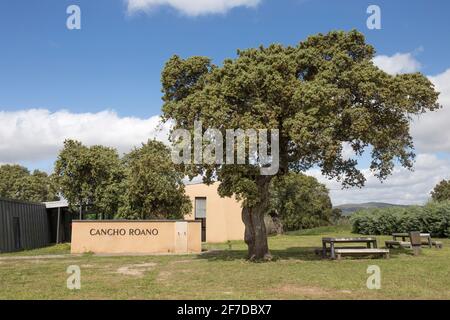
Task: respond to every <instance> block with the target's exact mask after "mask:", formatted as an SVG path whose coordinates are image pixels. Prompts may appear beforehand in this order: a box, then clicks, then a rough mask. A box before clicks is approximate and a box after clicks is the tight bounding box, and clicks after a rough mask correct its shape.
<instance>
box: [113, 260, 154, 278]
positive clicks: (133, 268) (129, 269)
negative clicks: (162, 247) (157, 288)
mask: <svg viewBox="0 0 450 320" xmlns="http://www.w3.org/2000/svg"><path fill="white" fill-rule="evenodd" d="M154 266H156V263H153V262H149V263H140V264H130V265H127V266H123V267H120V268H119V269H117V271H116V273H120V274H123V275H127V276H135V277H142V276H143V275H144V272H146V271H149V270H151V269H153V267H154Z"/></svg>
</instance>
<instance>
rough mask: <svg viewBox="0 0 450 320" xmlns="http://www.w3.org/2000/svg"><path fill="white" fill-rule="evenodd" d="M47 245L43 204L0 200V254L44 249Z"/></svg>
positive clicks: (45, 211)
mask: <svg viewBox="0 0 450 320" xmlns="http://www.w3.org/2000/svg"><path fill="white" fill-rule="evenodd" d="M49 243H50V229H49V219H48V215H47V210H46V207H45V205H44V204H41V203H33V202H25V201H17V200H7V199H0V253H2V252H12V251H19V250H29V249H34V248H39V247H45V246H47V245H49Z"/></svg>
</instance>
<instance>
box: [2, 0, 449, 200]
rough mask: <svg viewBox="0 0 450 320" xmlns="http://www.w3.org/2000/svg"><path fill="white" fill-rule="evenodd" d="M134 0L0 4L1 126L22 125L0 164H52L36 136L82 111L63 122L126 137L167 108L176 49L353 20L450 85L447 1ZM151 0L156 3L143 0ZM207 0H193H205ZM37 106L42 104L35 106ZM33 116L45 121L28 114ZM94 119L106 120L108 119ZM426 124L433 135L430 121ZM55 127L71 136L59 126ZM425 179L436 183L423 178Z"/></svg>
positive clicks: (241, 43) (252, 42)
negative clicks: (375, 10) (167, 75)
mask: <svg viewBox="0 0 450 320" xmlns="http://www.w3.org/2000/svg"><path fill="white" fill-rule="evenodd" d="M127 1H131V2H133V1H135V3H136V2H138V1H137V0H127ZM127 1H125V0H79V1H76V0H70V1H66V0H39V1H29V0H26V1H25V0H14V1H13V0H4V1H1V2H0V43H1V47H0V88H1V89H0V124H1V123H2V122H1V120H2V119H3V121H4V122H5V123H8V125H11V122H14V123H15V126H14V130H15V131H14V132H16V133H15V135H14V136H7V134H6V133H4V134H3V135H2V133H1V131H0V140H2V139H3V141H0V163H2V162H3V163H9V162H19V163H23V164H25V165H27V166H29V167H31V168H42V169H45V170H49V169H50V168H51V165H52V163H53V161H54V157H55V148H54V147H53V146H52V140H49V141H48V142H46V143H44V144H43V145H42V146H40V147H39V148H37V147H36V148H34V146H39V141H40V140H39V139H40V137H42V139H41V140H45V139H46V137H48V135H49V134H50V133H51V134H53V135H57V133H55V132H59V131H58V130H61V128H59V129H58V128H54V127H52V123H53V122H60V123H66V122H70V121H76V122H77V123H76V124H73V125H72V124H68V126H71V127H73V126H75V125H76V126H77V128H78V129H77V130H79V131H77V132H78V133H79V132H83V130H90V129H88V128H89V127H92V126H96V125H97V124H98V123H97V122H96V121H97V120H96V119H98V118H102V119H110V120H108V121H109V122H110V123H116V122H117V123H118V126H119V125H120V128H121V129H120V130H119V129H118V130H117V131H118V132H117V135H113V136H111V135H110V136H108V138H104V139H103V138H99V142H103V143H105V142H106V143H108V141H113V142H114V141H116V140H121V137H124V136H126V135H127V132H128V131H127V130H132V129H129V128H127V127H126V126H125V127H124V125H123V123H124V121H128V122H127V123H128V124H131V125H130V127H131V128H133V127H139V125H142V126H144V125H147V124H148V123H151V124H152V125H153V124H154V123H155V119H154V118H151V117H152V116H156V115H158V114H159V113H160V108H161V92H160V73H161V70H162V68H163V65H164V62H165V61H166V60H167V59H169V58H170V57H171V56H172V55H173V54H178V55H180V56H182V57H188V56H191V55H204V56H209V57H211V58H212V59H213V60H214V62H215V63H217V64H220V63H221V62H222V61H223V59H224V58H227V57H233V56H234V55H235V53H236V49H237V48H248V47H255V46H258V45H260V44H265V45H267V44H269V43H272V42H278V43H283V44H286V45H289V44H291V45H294V44H296V43H298V42H299V41H301V40H302V39H305V37H307V36H308V35H311V34H314V33H317V32H327V31H330V30H334V29H343V30H350V29H353V28H356V29H359V30H360V31H362V32H363V33H365V35H366V36H367V41H368V42H369V43H371V44H373V45H374V46H375V48H376V49H377V54H378V55H381V56H385V58H386V59H391V60H389V62H390V63H391V64H390V65H391V66H392V65H396V64H397V60H395V59H394V56H395V54H404V55H407V56H404V57H406V60H408V59H409V60H408V61H406V63H407V64H408V63H417V64H416V65H415V66H412V67H411V66H410V67H411V68H413V69H414V71H416V70H417V71H421V72H423V73H424V74H426V75H428V76H435V77H436V79H437V81H440V82H439V83H440V84H441V86H445V83H446V80H447V77H446V76H445V72H446V71H447V70H448V69H450V61H449V58H448V57H449V52H450V39H449V34H450V19H449V18H448V15H450V2H449V1H447V0H431V1H430V0H428V1H426V0H420V1H411V0H409V1H407V0H396V1H392V0H391V1H379V0H377V1H365V0H347V1H335V0H281V1H280V0H278V1H275V0H260V1H259V2H258V0H249V1H247V3H251V2H252V3H253V6H251V7H247V6H245V5H241V6H236V7H234V8H232V9H230V10H224V11H226V12H221V13H211V12H210V13H205V14H201V15H192V14H191V15H188V14H186V11H183V10H180V7H178V9H176V8H174V7H173V6H170V5H161V6H154V7H152V8H151V9H150V10H147V11H144V10H137V11H134V12H130V11H129V10H128V9H127V8H128V7H127V5H128V4H129V3H128V2H127ZM146 1H147V2H152V0H143V1H141V2H146ZM202 1H205V0H200V1H198V0H192V2H191V3H195V2H197V3H200V5H201V3H202ZM211 1H219V2H227V0H211ZM163 2H164V1H163ZM165 2H167V3H169V4H170V3H172V4H173V3H177V0H167V1H165ZM228 2H229V1H228ZM231 2H233V0H232V1H231ZM178 3H183V1H178ZM241 3H246V0H242V1H241ZM72 4H75V5H78V6H79V7H80V8H81V12H82V17H81V21H82V22H81V23H82V29H81V30H68V29H67V28H66V19H67V17H68V15H67V14H66V8H67V7H68V6H69V5H72ZM370 4H376V5H378V6H380V8H381V12H382V29H381V30H368V29H367V27H366V20H367V17H368V16H369V15H368V14H367V13H366V9H367V7H368V6H369V5H370ZM181 6H183V4H182V5H181ZM184 6H185V7H189V6H190V4H189V1H184ZM197 8H199V7H197ZM200 9H201V7H200ZM401 61H405V60H401ZM35 109H39V112H38V111H33V112H38V113H33V112H32V111H31V110H35ZM62 110H65V111H62ZM101 112H103V113H101ZM98 113H100V115H99V114H98ZM89 115H91V118H89ZM445 115H447V113H446V114H445ZM27 117H28V118H29V117H33V118H35V119H41V117H42V119H44V120H45V121H42V122H37V121H36V122H33V121H31V120H26V119H28V118H27ZM441 118H442V117H441ZM11 119H12V120H11ZM67 119H72V120H67ZM74 119H75V120H74ZM124 119H125V120H124ZM126 119H128V120H126ZM141 120H142V121H143V120H147V121H149V122H142V121H141ZM139 121H141V122H139ZM430 121H432V120H430ZM39 123H42V128H39V130H40V131H38V133H35V134H33V137H34V138H35V139H36V141H34V140H32V139H31V140H30V141H27V142H26V143H25V142H24V141H25V140H26V139H29V136H26V133H23V132H22V133H21V131H20V128H22V129H23V127H25V124H27V125H30V126H32V127H34V128H35V127H36V126H40V124H39ZM45 123H47V124H48V127H44V125H45ZM83 123H84V124H85V125H83ZM21 126H22V127H21ZM98 126H99V127H100V128H104V126H105V124H98ZM64 128H67V126H66V127H64ZM0 130H1V128H0ZM419 131H420V132H422V133H421V134H423V135H425V136H427V137H428V136H429V135H430V133H429V132H428V133H427V132H426V131H427V130H426V128H425V129H423V128H422V129H420V130H419ZM49 132H50V133H49ZM423 132H425V133H423ZM427 134H428V135H427ZM21 135H23V138H22V136H21ZM97 136H98V135H97ZM425 136H424V137H425ZM52 137H53V136H52ZM60 137H61V139H60V140H63V138H65V136H64V135H63V134H61V136H60ZM76 137H77V138H79V139H81V140H83V139H84V140H85V141H86V142H87V143H90V142H92V143H94V142H98V141H97V140H95V139H94V138H93V137H87V136H83V134H82V133H79V134H78V136H77V135H76ZM14 138H16V139H17V140H20V139H22V140H20V141H18V142H19V145H20V146H21V148H22V149H26V150H30V152H29V153H27V152H26V150H25V151H23V150H22V151H20V152H19V151H18V150H17V149H15V148H13V147H12V144H13V143H14V141H13V140H14ZM11 139H12V140H11ZM130 139H131V138H130ZM424 139H425V138H422V140H423V141H421V142H419V149H418V152H419V153H423V154H425V155H427V156H428V155H431V156H434V157H435V160H436V161H437V160H439V161H441V160H442V161H447V159H448V151H449V150H447V149H446V147H443V148H442V149H439V146H440V145H442V141H437V142H435V147H434V148H429V150H427V148H426V146H427V142H426V140H424ZM124 140H125V142H128V140H127V139H124ZM131 141H135V140H131ZM420 146H425V147H420ZM38 149H39V150H38ZM119 149H120V150H122V149H121V147H120V146H119ZM2 153H3V154H2ZM16 154H17V155H16ZM430 161H431V160H430ZM433 161H434V160H433ZM364 163H365V162H364V161H363V164H364ZM445 165H447V164H445ZM449 168H450V163H449ZM436 179H437V178H435V179H434V180H436ZM434 180H433V183H434ZM429 185H431V181H429V182H428V185H427V186H426V187H423V188H429ZM411 197H412V198H413V197H414V196H411ZM346 200H349V199H346ZM350 200H351V199H350ZM356 200H358V199H356ZM405 201H407V200H405Z"/></svg>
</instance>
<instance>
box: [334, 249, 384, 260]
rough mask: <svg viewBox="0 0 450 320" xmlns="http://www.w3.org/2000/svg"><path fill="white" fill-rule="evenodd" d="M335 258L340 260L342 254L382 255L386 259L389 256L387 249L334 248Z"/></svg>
mask: <svg viewBox="0 0 450 320" xmlns="http://www.w3.org/2000/svg"><path fill="white" fill-rule="evenodd" d="M335 253H336V258H337V259H338V260H341V258H342V256H343V255H366V256H369V255H382V256H383V257H385V258H386V259H388V258H389V249H372V248H370V249H369V248H366V249H336V250H335Z"/></svg>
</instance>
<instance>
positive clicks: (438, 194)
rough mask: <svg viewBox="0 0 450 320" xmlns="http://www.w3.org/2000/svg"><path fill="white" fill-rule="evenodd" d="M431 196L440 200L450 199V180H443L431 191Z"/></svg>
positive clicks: (435, 199)
mask: <svg viewBox="0 0 450 320" xmlns="http://www.w3.org/2000/svg"><path fill="white" fill-rule="evenodd" d="M431 198H432V199H433V200H434V201H439V202H440V201H446V200H450V181H448V180H442V181H441V182H439V183H438V184H437V185H436V186H435V187H434V189H433V191H432V192H431Z"/></svg>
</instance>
